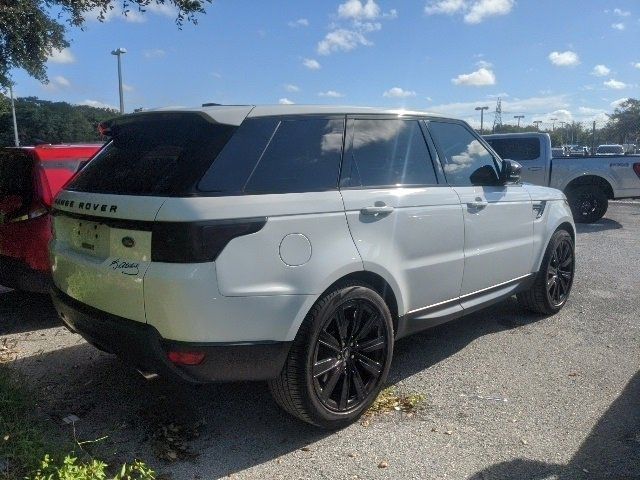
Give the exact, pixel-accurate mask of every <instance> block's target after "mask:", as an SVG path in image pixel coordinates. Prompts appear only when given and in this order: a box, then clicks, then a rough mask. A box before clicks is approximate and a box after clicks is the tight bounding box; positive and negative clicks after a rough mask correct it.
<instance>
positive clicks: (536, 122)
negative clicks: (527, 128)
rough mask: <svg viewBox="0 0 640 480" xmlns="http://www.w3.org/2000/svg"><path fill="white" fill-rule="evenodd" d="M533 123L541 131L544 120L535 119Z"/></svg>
mask: <svg viewBox="0 0 640 480" xmlns="http://www.w3.org/2000/svg"><path fill="white" fill-rule="evenodd" d="M531 123H533V124H534V125H535V126H536V130H538V131H540V124H541V123H542V120H534V121H533V122H531Z"/></svg>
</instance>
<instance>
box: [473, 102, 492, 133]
mask: <svg viewBox="0 0 640 480" xmlns="http://www.w3.org/2000/svg"><path fill="white" fill-rule="evenodd" d="M475 109H476V111H477V110H480V135H482V134H483V127H484V111H485V110H489V107H476V108H475Z"/></svg>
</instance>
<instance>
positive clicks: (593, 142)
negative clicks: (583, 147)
mask: <svg viewBox="0 0 640 480" xmlns="http://www.w3.org/2000/svg"><path fill="white" fill-rule="evenodd" d="M595 151H596V121H595V120H594V121H593V127H592V128H591V155H594V154H595V153H594V152H595Z"/></svg>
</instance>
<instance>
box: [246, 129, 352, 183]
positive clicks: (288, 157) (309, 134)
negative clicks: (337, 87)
mask: <svg viewBox="0 0 640 480" xmlns="http://www.w3.org/2000/svg"><path fill="white" fill-rule="evenodd" d="M343 132H344V119H343V118H337V119H326V118H298V119H286V120H282V121H280V123H279V124H278V126H277V128H276V131H275V133H274V134H273V137H272V138H271V141H270V142H269V145H268V146H267V148H266V150H265V151H264V152H263V153H262V156H261V157H260V160H259V161H258V164H257V165H256V167H255V168H254V170H253V172H252V174H251V176H250V177H249V180H248V181H247V183H246V186H245V188H244V191H245V193H248V194H258V193H293V192H313V191H323V190H330V189H335V188H337V182H338V171H339V168H340V157H341V155H342V137H343Z"/></svg>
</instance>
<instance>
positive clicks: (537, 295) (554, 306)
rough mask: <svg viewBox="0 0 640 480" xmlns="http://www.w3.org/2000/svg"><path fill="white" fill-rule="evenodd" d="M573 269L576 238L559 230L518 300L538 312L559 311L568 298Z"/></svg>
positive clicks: (550, 312)
mask: <svg viewBox="0 0 640 480" xmlns="http://www.w3.org/2000/svg"><path fill="white" fill-rule="evenodd" d="M574 269H575V250H574V245H573V239H572V238H571V235H570V234H569V232H567V231H566V230H558V231H557V232H555V233H554V234H553V236H552V237H551V240H550V241H549V245H548V246H547V250H546V251H545V254H544V257H543V259H542V263H541V264H540V270H539V271H538V274H537V275H536V279H535V281H534V284H533V286H532V287H531V288H530V289H529V290H527V291H525V292H521V293H519V294H518V301H519V302H520V304H521V305H522V306H523V307H525V308H526V309H527V310H531V311H533V312H536V313H542V314H544V315H551V314H554V313H557V312H559V311H560V310H561V309H562V307H564V304H565V303H566V302H567V299H568V298H569V292H571V287H572V286H573V274H574Z"/></svg>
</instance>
